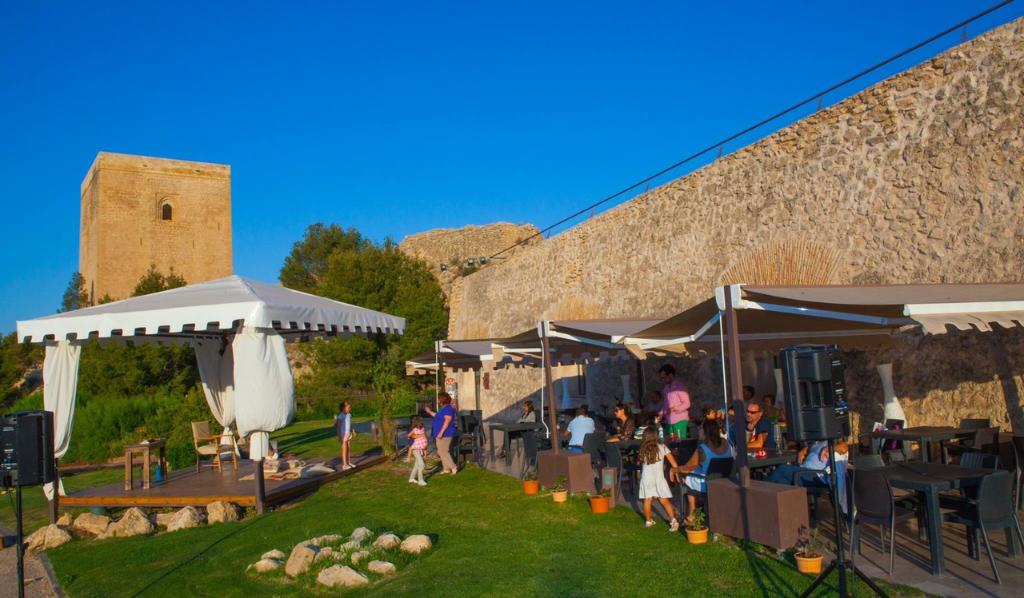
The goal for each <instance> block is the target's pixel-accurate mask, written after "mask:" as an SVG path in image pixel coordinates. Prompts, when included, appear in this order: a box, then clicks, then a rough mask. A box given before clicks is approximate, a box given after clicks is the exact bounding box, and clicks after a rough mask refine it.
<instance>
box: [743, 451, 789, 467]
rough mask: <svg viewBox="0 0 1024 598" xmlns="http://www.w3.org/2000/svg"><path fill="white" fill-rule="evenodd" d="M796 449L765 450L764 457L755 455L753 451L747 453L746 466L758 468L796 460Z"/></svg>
mask: <svg viewBox="0 0 1024 598" xmlns="http://www.w3.org/2000/svg"><path fill="white" fill-rule="evenodd" d="M796 456H797V452H796V451H780V450H776V449H772V450H766V451H765V456H764V457H755V456H754V453H751V452H748V453H747V467H749V468H750V469H760V468H763V467H775V466H776V465H785V464H787V463H792V462H794V461H796Z"/></svg>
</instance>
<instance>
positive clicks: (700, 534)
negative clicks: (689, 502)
mask: <svg viewBox="0 0 1024 598" xmlns="http://www.w3.org/2000/svg"><path fill="white" fill-rule="evenodd" d="M686 539H687V540H689V541H690V544H707V541H708V526H707V525H706V524H705V517H704V510H703V509H701V508H700V507H697V508H695V509H694V510H693V513H690V523H688V524H687V525H686Z"/></svg>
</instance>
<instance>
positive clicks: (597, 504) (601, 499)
mask: <svg viewBox="0 0 1024 598" xmlns="http://www.w3.org/2000/svg"><path fill="white" fill-rule="evenodd" d="M590 512H591V513H607V512H608V497H607V496H591V497H590Z"/></svg>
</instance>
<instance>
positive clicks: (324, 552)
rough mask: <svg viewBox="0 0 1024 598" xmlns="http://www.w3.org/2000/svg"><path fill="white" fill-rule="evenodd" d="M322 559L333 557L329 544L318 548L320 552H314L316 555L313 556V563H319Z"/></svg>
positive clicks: (332, 550)
mask: <svg viewBox="0 0 1024 598" xmlns="http://www.w3.org/2000/svg"><path fill="white" fill-rule="evenodd" d="M324 559H332V560H333V559H334V549H333V548H331V547H330V546H325V547H323V548H321V549H320V552H318V553H316V557H314V558H313V562H314V563H319V562H320V561H322V560H324Z"/></svg>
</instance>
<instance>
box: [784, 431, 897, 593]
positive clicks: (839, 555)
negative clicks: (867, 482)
mask: <svg viewBox="0 0 1024 598" xmlns="http://www.w3.org/2000/svg"><path fill="white" fill-rule="evenodd" d="M828 463H829V472H830V473H829V477H828V493H829V497H831V499H832V507H833V508H832V511H833V515H834V523H835V526H836V556H835V558H834V559H832V562H831V563H829V565H828V567H825V570H824V571H822V572H821V573H820V574H819V575H818V577H817V578H816V579H815V580H814V582H813V583H811V585H810V587H808V588H807V589H806V590H804V593H803V594H800V598H807V597H808V596H810V595H811V594H812V593H813V592H814V590H815V589H817V588H818V586H820V585H821V584H822V583H824V582H825V580H826V579H827V578H828V576H829V575H831V574H832V571H838V572H839V596H840V598H846V597H847V596H852V595H853V592H851V591H849V590H848V589H847V587H846V572H847V569H849V570H850V571H851V572H853V573H854V574H856V575H857V577H859V578H860V579H861V580H862V581H863V582H864V583H865V584H867V586H868V587H869V588H871V589H872V591H874V592H875V594H877V595H878V596H881V597H882V598H888V595H887V594H886V593H885V592H883V591H882V588H880V587H878V584H876V583H875V582H874V581H873V580H872V579H871V578H870V577H868V576H867V575H865V574H864V572H863V571H861V570H860V569H858V568H857V566H856V565H855V564H853V560H852V559H851V560H846V559H845V558H844V556H843V525H842V523H843V522H842V516H841V515H840V513H839V512H840V511H841V510H842V509H841V508H840V507H839V492H838V491H837V489H836V470H837V469H838V468H837V467H836V466H835V463H836V441H835V439H833V438H829V439H828ZM847 508H848V509H852V508H853V505H847ZM850 556H851V557H852V556H853V555H850Z"/></svg>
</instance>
